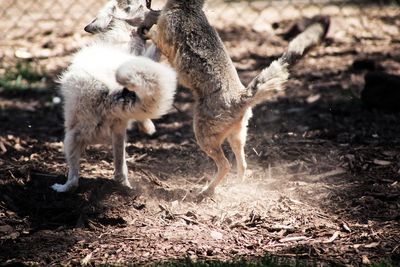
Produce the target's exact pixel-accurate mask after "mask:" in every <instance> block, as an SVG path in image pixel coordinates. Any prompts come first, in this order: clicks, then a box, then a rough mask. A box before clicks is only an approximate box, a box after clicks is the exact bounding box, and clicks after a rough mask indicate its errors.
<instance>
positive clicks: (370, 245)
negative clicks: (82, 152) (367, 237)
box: [364, 242, 380, 248]
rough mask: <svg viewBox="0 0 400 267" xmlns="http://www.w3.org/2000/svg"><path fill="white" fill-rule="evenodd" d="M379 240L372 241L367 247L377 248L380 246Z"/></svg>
mask: <svg viewBox="0 0 400 267" xmlns="http://www.w3.org/2000/svg"><path fill="white" fill-rule="evenodd" d="M379 244H380V243H379V242H372V243H370V244H367V245H365V246H364V247H365V248H376V247H377V246H379Z"/></svg>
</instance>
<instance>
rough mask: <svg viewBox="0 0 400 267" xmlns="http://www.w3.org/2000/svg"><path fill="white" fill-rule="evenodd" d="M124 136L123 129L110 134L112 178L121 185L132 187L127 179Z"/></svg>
mask: <svg viewBox="0 0 400 267" xmlns="http://www.w3.org/2000/svg"><path fill="white" fill-rule="evenodd" d="M125 138H126V133H125V129H123V131H116V132H115V131H114V132H113V134H112V145H113V156H114V179H115V181H117V182H119V183H121V184H122V185H124V186H127V187H129V188H132V187H131V184H130V183H129V180H128V167H127V166H126V158H125V154H126V152H125Z"/></svg>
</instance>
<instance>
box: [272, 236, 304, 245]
mask: <svg viewBox="0 0 400 267" xmlns="http://www.w3.org/2000/svg"><path fill="white" fill-rule="evenodd" d="M307 239H309V238H308V237H306V236H290V237H285V238H282V239H280V240H279V242H280V243H286V242H297V241H301V240H307Z"/></svg>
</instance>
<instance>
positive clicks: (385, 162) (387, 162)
mask: <svg viewBox="0 0 400 267" xmlns="http://www.w3.org/2000/svg"><path fill="white" fill-rule="evenodd" d="M373 162H374V164H376V165H380V166H387V165H390V164H392V162H390V161H387V160H380V159H374V161H373Z"/></svg>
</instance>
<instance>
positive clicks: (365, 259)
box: [361, 255, 371, 265]
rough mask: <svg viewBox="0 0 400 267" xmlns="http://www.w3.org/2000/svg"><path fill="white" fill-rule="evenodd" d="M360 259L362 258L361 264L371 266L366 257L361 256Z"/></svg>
mask: <svg viewBox="0 0 400 267" xmlns="http://www.w3.org/2000/svg"><path fill="white" fill-rule="evenodd" d="M361 258H362V263H363V264H366V265H370V264H371V261H370V260H369V259H368V257H367V256H366V255H362V256H361Z"/></svg>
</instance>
